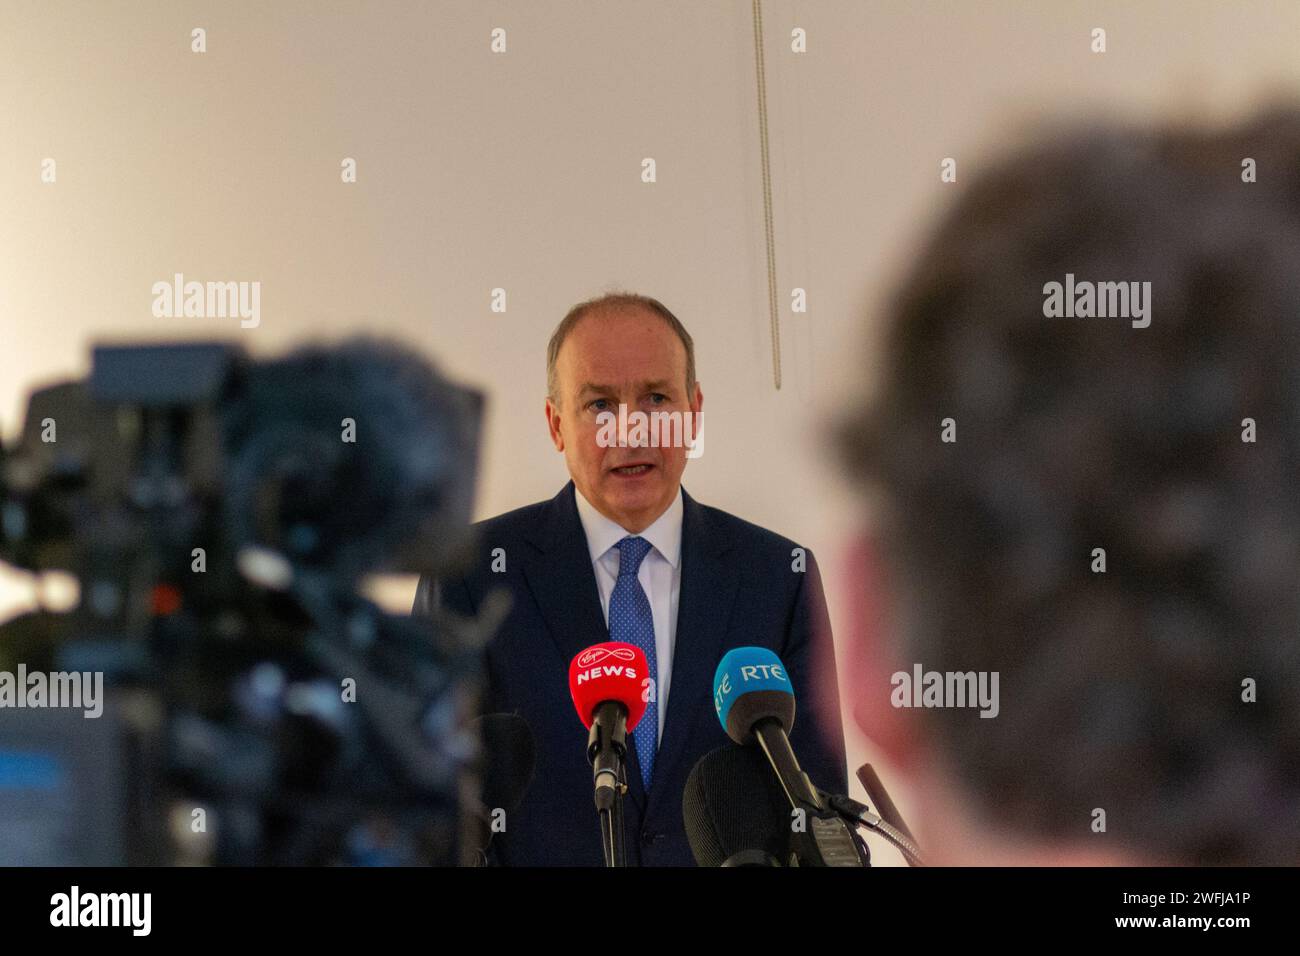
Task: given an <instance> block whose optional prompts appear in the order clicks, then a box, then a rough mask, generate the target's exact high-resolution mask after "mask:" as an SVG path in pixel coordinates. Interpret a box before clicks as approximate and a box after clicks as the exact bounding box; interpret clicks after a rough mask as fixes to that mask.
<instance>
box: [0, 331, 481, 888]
mask: <svg viewBox="0 0 1300 956" xmlns="http://www.w3.org/2000/svg"><path fill="white" fill-rule="evenodd" d="M482 404H483V403H482V398H481V396H480V395H479V394H478V393H477V392H474V391H471V390H468V389H465V388H462V387H459V386H456V385H453V384H452V383H450V382H449V381H447V380H446V379H444V378H442V377H441V376H440V375H439V374H438V373H437V372H436V371H435V370H434V369H432V368H431V367H430V366H429V365H428V364H427V363H425V362H424V361H422V360H420V359H417V358H415V357H414V356H412V355H411V354H409V353H407V352H405V351H403V350H401V349H400V348H398V347H396V346H393V345H390V344H386V343H382V342H376V341H373V340H366V339H362V340H356V341H353V342H349V343H346V344H343V345H339V346H332V347H310V348H306V349H303V350H300V351H297V352H294V353H291V354H289V355H287V356H285V357H282V358H278V359H274V360H253V359H251V358H249V357H248V356H246V355H245V354H244V353H243V352H242V350H240V349H239V348H238V347H235V346H233V345H230V344H223V343H199V344H177V345H170V344H168V345H152V344H151V345H138V346H131V345H112V346H101V347H97V348H95V349H94V353H93V366H92V371H91V372H90V374H89V376H88V377H87V378H86V379H85V380H84V381H73V382H66V383H62V384H57V385H53V386H51V387H47V388H43V389H40V390H38V391H36V392H34V393H33V394H32V395H31V397H30V399H29V406H28V410H27V415H26V419H25V423H24V426H23V430H22V434H21V436H20V438H19V440H18V441H17V443H16V444H15V445H13V446H12V447H10V448H4V447H3V446H0V560H3V561H4V562H6V563H9V564H12V565H14V566H16V567H18V568H22V569H26V570H29V571H31V572H34V573H36V574H38V575H42V576H44V575H47V574H48V573H49V572H54V571H62V572H67V573H68V574H70V575H71V576H73V577H75V579H76V582H77V584H78V590H79V600H78V601H77V602H76V606H75V608H74V609H72V610H68V611H66V612H58V611H55V610H51V609H50V608H48V607H44V608H41V609H39V610H37V611H35V612H34V613H31V614H27V615H24V616H22V617H19V618H16V619H15V620H13V621H11V622H9V623H8V624H6V625H4V626H3V627H0V864H6V865H30V864H61V865H103V864H118V863H130V864H138V863H162V864H168V863H199V864H205V863H211V864H244V865H247V864H294V865H301V864H307V865H312V864H444V863H455V862H456V859H457V854H458V843H459V841H460V840H461V838H462V829H463V826H464V821H463V817H464V803H465V799H466V796H465V795H466V794H467V793H472V792H473V789H472V788H473V785H474V779H475V778H474V774H475V769H474V750H475V745H474V740H473V736H474V735H473V733H472V729H470V728H469V725H468V723H467V718H468V716H469V715H471V714H472V712H473V710H474V708H475V707H476V706H477V695H478V689H479V681H480V662H481V646H482V643H483V641H485V640H486V638H487V636H488V635H486V634H485V633H483V627H482V626H481V625H477V624H476V623H475V622H472V621H460V620H449V619H438V620H433V621H429V620H415V619H411V618H410V617H408V616H407V615H404V614H403V615H393V614H387V613H384V612H383V611H382V610H381V608H380V607H379V606H378V605H377V604H376V603H374V601H372V600H370V599H369V598H368V597H366V596H365V595H364V593H363V592H364V584H365V582H366V580H368V576H369V575H372V574H378V573H391V574H417V573H434V574H436V573H439V572H442V571H445V570H446V569H447V568H449V567H452V566H454V565H455V564H456V563H457V561H458V560H459V558H458V555H459V554H460V553H461V552H462V550H463V549H464V547H465V545H466V543H467V541H466V539H467V534H468V524H469V518H470V508H471V496H472V490H473V485H474V478H475V470H476V460H477V447H478V440H479V428H480V418H481V410H482ZM97 680H102V686H103V697H104V700H103V701H102V702H97V703H96V704H95V706H96V707H99V706H102V713H101V714H100V715H99V716H92V710H91V709H89V708H88V707H87V706H85V705H86V703H87V701H85V700H82V701H80V702H79V703H80V704H81V706H68V701H66V700H60V699H56V698H58V697H59V692H64V693H66V692H67V691H68V690H69V689H70V688H74V687H77V688H78V689H79V690H80V692H81V694H82V696H83V697H89V696H90V695H91V694H92V688H93V687H94V686H95V681H97ZM78 685H79V687H78Z"/></svg>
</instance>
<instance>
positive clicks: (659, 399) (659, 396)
mask: <svg viewBox="0 0 1300 956" xmlns="http://www.w3.org/2000/svg"><path fill="white" fill-rule="evenodd" d="M650 399H651V401H653V402H654V403H655V404H656V405H662V404H663V403H664V402H666V401H668V396H667V395H665V394H663V393H662V392H655V393H654V394H653V395H651V396H650Z"/></svg>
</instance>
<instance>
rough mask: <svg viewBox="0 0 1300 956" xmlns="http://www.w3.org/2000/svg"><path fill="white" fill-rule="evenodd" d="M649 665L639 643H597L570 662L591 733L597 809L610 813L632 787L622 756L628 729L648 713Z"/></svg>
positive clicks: (577, 701) (573, 692) (577, 702)
mask: <svg viewBox="0 0 1300 956" xmlns="http://www.w3.org/2000/svg"><path fill="white" fill-rule="evenodd" d="M649 685H650V665H649V662H648V661H647V660H646V656H645V651H643V650H641V648H639V647H637V646H636V645H634V644H624V643H622V642H621V641H610V642H608V643H605V644H593V645H592V646H591V647H589V648H587V649H586V650H585V651H582V652H581V653H579V654H578V655H577V656H576V657H575V658H574V659H573V661H572V662H571V663H570V664H569V695H570V696H571V697H572V698H573V706H574V707H575V708H577V711H578V717H579V718H580V719H581V720H582V724H583V726H584V727H586V728H587V729H588V730H589V731H590V733H589V734H588V735H587V760H589V761H590V762H591V767H592V781H593V783H595V786H596V809H597V810H600V811H608V810H610V809H612V808H613V806H614V797H615V795H616V794H621V793H622V792H623V791H624V790H626V788H627V784H626V783H625V782H624V780H623V760H624V758H625V757H626V756H627V734H628V731H631V730H634V729H636V725H637V724H638V723H640V722H641V718H642V717H643V716H644V715H645V709H646V702H647V698H648V695H649V690H648V687H649Z"/></svg>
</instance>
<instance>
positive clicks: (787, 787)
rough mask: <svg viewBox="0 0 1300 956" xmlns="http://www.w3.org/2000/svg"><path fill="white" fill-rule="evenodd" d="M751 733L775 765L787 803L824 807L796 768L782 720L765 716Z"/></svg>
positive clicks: (809, 782) (803, 774)
mask: <svg viewBox="0 0 1300 956" xmlns="http://www.w3.org/2000/svg"><path fill="white" fill-rule="evenodd" d="M753 732H754V737H755V738H757V740H758V743H759V746H761V747H762V748H763V752H764V753H765V754H767V759H768V760H769V761H771V763H772V766H773V767H775V768H776V771H777V777H778V778H779V779H780V781H781V789H782V790H784V791H785V795H786V797H787V798H789V800H790V806H791V807H800V806H803V807H808V808H811V809H813V810H822V809H825V808H824V806H823V805H822V800H821V797H820V795H819V794H818V791H817V788H816V787H814V786H813V785H812V781H811V780H809V779H808V775H807V774H806V773H804V772H803V771H802V770H800V769H799V761H798V760H797V759H796V758H795V755H794V751H793V750H792V749H791V748H790V738H789V737H787V736H786V734H785V727H784V726H782V724H781V721H779V720H777V719H776V718H775V717H764V718H763V719H761V720H759V721H758V722H756V723H755V724H754V731H753Z"/></svg>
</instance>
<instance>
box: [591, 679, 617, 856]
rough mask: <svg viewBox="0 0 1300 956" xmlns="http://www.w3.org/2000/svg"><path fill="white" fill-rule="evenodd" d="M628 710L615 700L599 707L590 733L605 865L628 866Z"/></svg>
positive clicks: (593, 774) (593, 776) (593, 778)
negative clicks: (625, 803)
mask: <svg viewBox="0 0 1300 956" xmlns="http://www.w3.org/2000/svg"><path fill="white" fill-rule="evenodd" d="M626 757H627V712H626V711H625V710H624V709H623V707H622V706H621V705H619V704H617V703H615V702H613V701H606V702H604V703H602V704H601V705H600V706H599V707H598V708H596V713H595V714H594V715H593V719H592V722H591V732H590V733H589V734H588V736H587V759H588V760H590V761H591V766H592V780H593V782H594V783H595V786H596V810H597V812H598V814H599V816H600V840H601V845H602V846H603V848H604V851H605V865H606V866H627V844H626V841H625V839H624V834H623V796H624V794H626V793H627V762H626V760H625V758H626Z"/></svg>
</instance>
